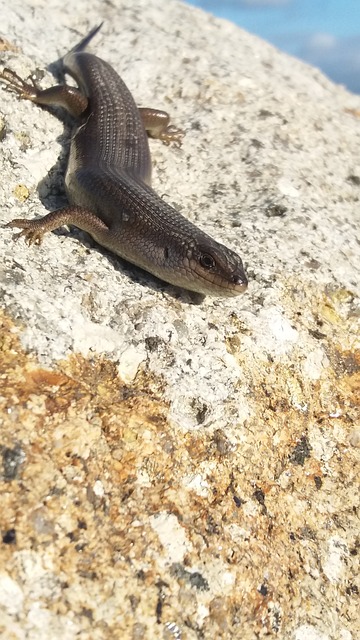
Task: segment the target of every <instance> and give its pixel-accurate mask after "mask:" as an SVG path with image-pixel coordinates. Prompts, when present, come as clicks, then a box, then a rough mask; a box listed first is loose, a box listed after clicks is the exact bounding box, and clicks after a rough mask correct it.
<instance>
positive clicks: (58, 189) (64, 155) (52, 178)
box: [37, 58, 205, 305]
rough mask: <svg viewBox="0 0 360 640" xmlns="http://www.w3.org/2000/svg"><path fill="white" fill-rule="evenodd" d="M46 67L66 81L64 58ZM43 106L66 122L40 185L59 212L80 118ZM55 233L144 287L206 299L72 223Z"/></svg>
mask: <svg viewBox="0 0 360 640" xmlns="http://www.w3.org/2000/svg"><path fill="white" fill-rule="evenodd" d="M47 69H48V71H49V72H50V73H51V74H52V75H53V77H54V78H55V81H56V82H57V83H58V84H64V83H65V74H64V73H63V70H62V61H61V58H60V59H58V60H56V61H55V62H52V63H50V64H49V65H48V67H47ZM43 108H45V109H46V110H47V111H49V112H50V113H51V114H52V115H53V116H55V117H56V118H58V119H59V120H60V121H61V122H62V123H63V125H64V131H63V133H62V134H61V135H60V136H58V138H57V139H56V141H57V142H58V143H59V144H60V146H61V151H60V153H59V156H58V158H57V160H56V162H55V164H54V165H53V166H52V167H51V169H50V170H49V172H48V173H47V175H45V176H44V177H43V178H42V179H41V180H40V181H39V183H38V185H37V188H38V194H39V199H40V201H41V203H42V204H43V206H44V207H45V209H47V211H56V210H57V209H61V208H62V207H65V206H67V205H68V199H67V196H66V191H65V180H64V178H65V172H66V167H67V161H68V156H69V150H70V140H71V135H72V130H73V129H74V127H76V124H77V121H76V119H75V118H73V117H72V116H71V115H70V114H69V113H68V112H67V111H66V110H65V109H63V108H61V107H43ZM53 233H55V234H57V235H70V236H72V237H76V238H77V239H78V241H79V242H81V243H82V244H84V245H86V246H89V247H91V250H96V251H98V252H99V253H101V254H102V255H104V256H105V257H106V258H107V259H108V260H109V261H110V262H111V264H112V265H113V267H114V269H116V270H118V271H121V272H122V273H126V275H127V277H129V278H130V279H131V280H133V281H134V282H136V283H138V284H140V285H141V286H142V287H147V288H150V289H153V290H154V291H157V292H159V293H160V292H161V293H166V294H167V295H169V296H170V297H172V298H175V299H176V300H179V301H180V302H182V303H184V304H190V305H199V304H201V303H202V302H203V300H204V298H205V296H204V295H202V294H200V293H195V292H191V291H185V290H183V289H181V288H179V287H175V286H173V285H170V284H168V283H166V282H164V281H162V280H160V279H158V278H156V276H153V275H152V274H150V273H148V272H147V271H144V270H143V269H141V268H140V267H137V266H136V265H133V264H130V263H129V262H126V261H125V260H122V258H120V257H118V256H116V255H115V254H113V253H111V252H110V251H108V250H107V249H105V248H103V247H101V246H100V245H99V244H97V243H96V242H95V240H93V239H92V237H91V236H90V235H89V234H88V233H86V232H85V231H82V230H81V229H79V228H78V227H75V226H71V227H70V231H65V229H64V227H62V228H61V229H59V230H55V231H54V232H53Z"/></svg>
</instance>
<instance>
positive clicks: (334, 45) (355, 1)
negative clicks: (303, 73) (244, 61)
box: [187, 0, 360, 93]
mask: <svg viewBox="0 0 360 640" xmlns="http://www.w3.org/2000/svg"><path fill="white" fill-rule="evenodd" d="M187 2H188V3H189V4H193V5H196V6H198V7H202V8H203V9H205V10H206V11H210V12H211V13H213V14H214V15H217V16H220V17H222V18H227V19H228V20H232V21H233V22H236V24H238V25H239V26H241V27H242V28H244V29H246V30H247V31H250V32H252V33H256V34H257V35H259V36H260V37H261V38H264V39H265V40H268V41H269V42H272V43H273V44H274V45H276V46H277V47H279V48H280V49H283V50H284V51H287V52H288V53H291V54H292V55H295V56H297V57H298V58H302V59H303V60H306V62H309V63H310V64H314V65H315V66H317V67H320V69H322V71H324V73H326V75H328V76H329V77H330V78H331V79H332V80H334V81H335V82H339V83H341V84H344V85H346V86H347V87H348V88H349V89H350V90H351V91H354V92H355V93H360V0H187Z"/></svg>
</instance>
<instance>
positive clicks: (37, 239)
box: [5, 218, 44, 247]
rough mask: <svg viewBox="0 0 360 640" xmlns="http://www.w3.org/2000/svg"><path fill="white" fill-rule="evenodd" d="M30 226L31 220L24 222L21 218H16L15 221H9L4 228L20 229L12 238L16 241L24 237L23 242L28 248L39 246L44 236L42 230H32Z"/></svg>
mask: <svg viewBox="0 0 360 640" xmlns="http://www.w3.org/2000/svg"><path fill="white" fill-rule="evenodd" d="M31 226H32V224H31V220H25V219H23V218H16V219H15V220H11V222H8V224H6V225H5V227H8V228H14V227H18V228H20V229H22V231H19V232H18V233H15V234H14V236H13V238H14V240H18V239H19V238H21V237H24V240H25V242H26V243H27V244H28V245H29V247H30V246H31V245H32V244H36V245H40V244H41V242H42V238H43V235H44V232H43V230H42V229H32V228H31Z"/></svg>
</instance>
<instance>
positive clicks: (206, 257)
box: [199, 253, 216, 271]
mask: <svg viewBox="0 0 360 640" xmlns="http://www.w3.org/2000/svg"><path fill="white" fill-rule="evenodd" d="M199 261H200V264H201V266H202V267H203V268H204V269H206V270H207V271H210V269H213V268H214V267H215V264H216V263H215V260H214V258H213V257H212V256H211V255H210V253H202V254H201V255H200V260H199Z"/></svg>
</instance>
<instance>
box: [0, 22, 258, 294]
mask: <svg viewBox="0 0 360 640" xmlns="http://www.w3.org/2000/svg"><path fill="white" fill-rule="evenodd" d="M100 27H101V25H100V26H98V27H96V28H95V29H93V30H92V31H91V32H90V33H89V34H88V35H87V36H86V37H85V38H83V40H82V41H81V42H80V43H79V44H78V45H77V46H76V47H74V48H73V49H72V50H71V51H70V52H69V53H68V54H67V55H65V57H64V58H63V69H64V72H65V73H69V74H70V75H71V76H73V77H74V78H75V80H76V82H77V84H78V87H79V88H78V89H76V88H74V87H70V86H68V85H57V86H55V87H50V88H49V89H44V90H41V89H40V88H39V87H38V86H37V85H36V84H35V82H33V81H32V84H30V82H25V81H24V80H22V79H21V78H20V77H19V76H18V75H17V74H15V73H14V72H13V71H11V70H9V69H4V70H3V72H2V73H1V74H0V79H1V80H2V81H4V82H5V83H7V85H8V88H9V89H10V90H12V91H14V92H16V93H17V95H18V96H19V97H20V98H23V99H26V100H31V101H32V102H35V103H37V104H38V105H46V106H49V105H50V106H52V105H60V106H62V107H65V108H66V109H67V111H69V112H70V113H71V114H72V115H73V116H75V117H76V118H78V119H79V122H78V123H77V127H76V129H75V131H74V133H73V136H72V139H71V145H70V156H69V161H68V167H67V171H66V177H65V185H66V192H67V196H68V199H69V203H70V204H69V206H67V207H65V208H63V209H59V210H57V211H53V212H51V213H49V214H47V215H45V216H44V217H43V218H40V219H37V220H25V219H15V220H12V221H11V222H10V223H9V225H8V226H10V227H18V228H20V229H22V231H21V232H20V233H18V234H17V235H18V236H24V237H25V240H26V241H27V242H28V243H29V244H32V243H35V244H40V242H41V240H42V237H43V235H44V233H46V232H48V231H53V230H54V229H57V228H58V227H60V226H62V225H68V224H70V225H75V226H76V227H79V228H80V229H83V230H84V231H87V232H88V233H89V234H90V235H91V236H92V237H93V238H94V239H95V240H96V242H98V243H99V244H100V245H102V246H103V247H106V248H107V249H110V251H112V252H113V253H115V254H117V255H118V256H120V257H121V258H124V259H125V260H128V261H129V262H131V263H133V264H135V265H137V266H139V267H141V268H142V269H145V270H146V271H148V272H150V273H152V274H153V275H155V276H157V277H159V278H161V279H162V280H165V281H166V282H169V283H171V284H173V285H176V286H179V287H183V288H185V289H189V290H191V291H196V292H199V293H201V294H209V295H217V296H235V295H238V294H239V293H242V292H243V291H245V289H246V287H247V278H246V275H245V272H244V268H243V264H242V261H241V258H240V257H239V256H238V255H237V254H236V253H235V252H234V251H232V250H231V249H228V248H227V247H225V246H224V245H222V244H220V243H218V242H216V241H215V240H213V238H211V237H210V236H209V235H207V234H206V233H204V232H203V231H201V230H200V229H198V228H197V227H196V226H195V225H194V224H192V223H191V222H190V221H189V220H187V219H186V218H184V217H183V216H181V215H180V214H179V213H178V212H177V211H176V210H175V209H174V208H172V207H171V206H170V205H168V204H167V203H166V202H165V201H164V200H162V199H161V198H160V197H159V196H158V195H157V194H156V193H155V191H154V190H153V189H152V188H151V186H150V185H151V157H150V149H149V144H148V137H147V132H148V133H149V134H150V135H151V136H152V137H155V138H159V139H161V140H163V141H164V142H165V143H169V142H172V141H175V142H176V143H179V141H180V139H181V136H182V132H181V131H179V130H177V129H175V128H174V127H173V126H171V125H170V124H169V122H170V119H169V116H168V114H167V113H165V112H164V111H157V110H155V109H140V108H138V107H137V106H136V104H135V101H134V99H133V97H132V95H131V93H130V91H129V90H128V88H127V87H126V85H125V84H124V82H123V81H122V80H121V78H120V77H119V76H118V74H117V73H116V72H115V71H114V69H112V67H111V66H110V65H109V64H108V63H106V62H104V61H103V60H101V59H100V58H98V57H97V56H95V55H92V54H90V53H88V52H86V51H84V49H85V48H86V46H87V44H88V43H89V42H90V40H91V39H92V38H93V36H94V35H95V34H96V33H97V31H98V30H99V29H100Z"/></svg>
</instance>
